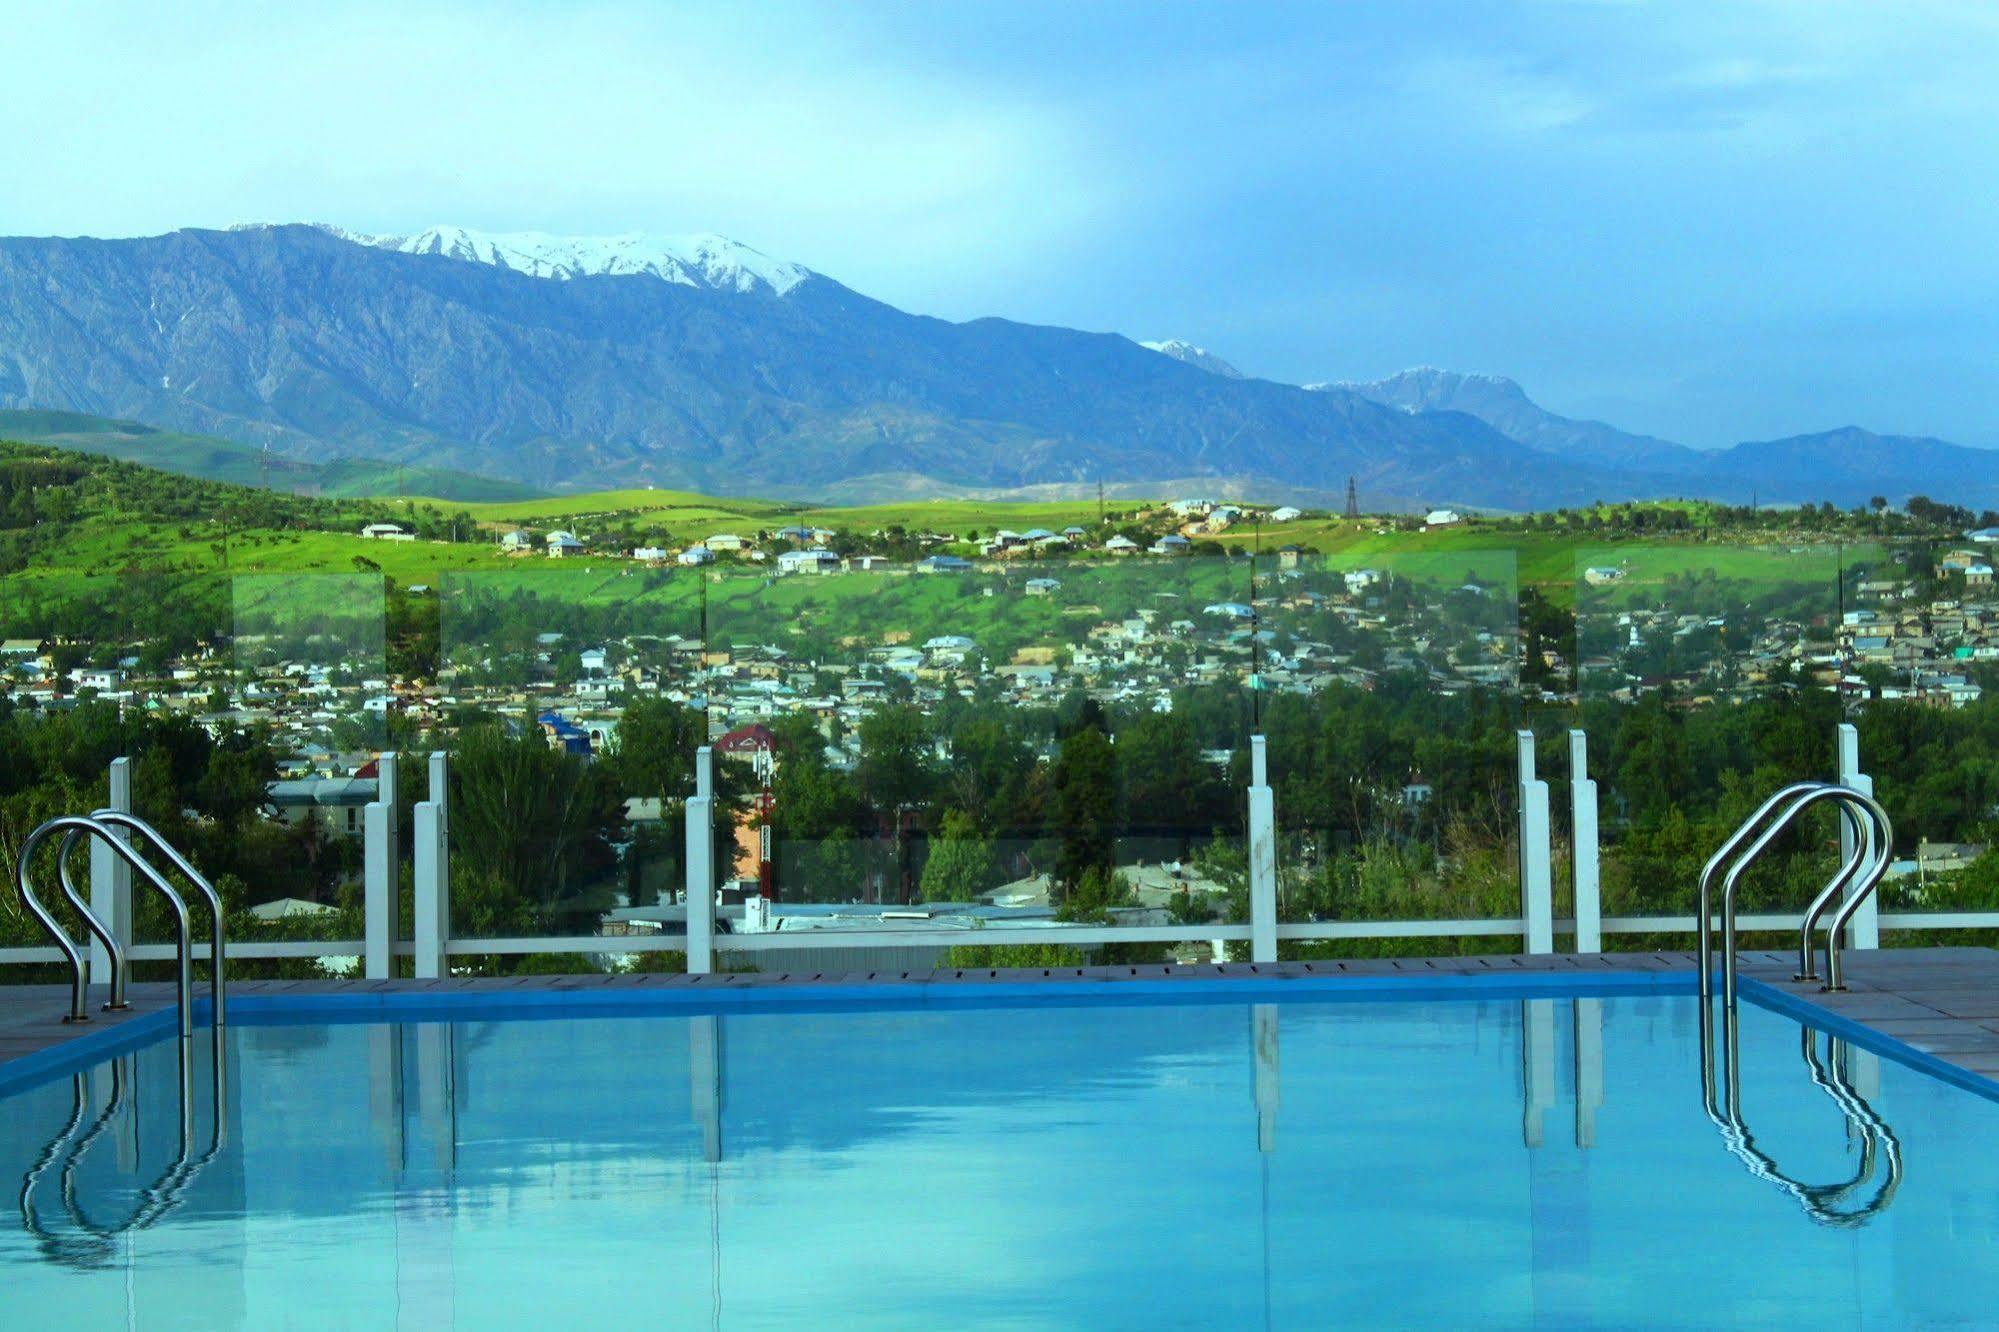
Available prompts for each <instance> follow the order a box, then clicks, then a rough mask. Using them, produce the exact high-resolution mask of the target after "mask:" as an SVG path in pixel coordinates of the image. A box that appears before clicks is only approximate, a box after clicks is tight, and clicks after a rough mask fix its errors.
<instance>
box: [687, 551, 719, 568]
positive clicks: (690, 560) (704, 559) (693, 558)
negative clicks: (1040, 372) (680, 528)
mask: <svg viewBox="0 0 1999 1332" xmlns="http://www.w3.org/2000/svg"><path fill="white" fill-rule="evenodd" d="M680 562H681V563H682V564H685V565H687V566H689V567H690V568H691V567H693V566H694V565H698V564H713V563H714V562H715V552H714V551H712V550H710V549H708V548H707V547H706V546H689V547H688V548H687V549H686V550H683V551H681V552H680Z"/></svg>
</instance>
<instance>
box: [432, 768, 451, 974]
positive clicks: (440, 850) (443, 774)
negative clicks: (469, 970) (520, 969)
mask: <svg viewBox="0 0 1999 1332" xmlns="http://www.w3.org/2000/svg"><path fill="white" fill-rule="evenodd" d="M428 794H429V797H430V803H431V804H433V805H436V806H437V879H438V882H439V883H442V884H443V885H444V901H443V902H441V903H440V904H439V905H438V917H437V937H438V938H439V939H449V938H450V937H451V757H450V755H448V754H446V753H445V752H444V751H443V750H441V749H433V750H431V751H430V791H429V793H428Z"/></svg>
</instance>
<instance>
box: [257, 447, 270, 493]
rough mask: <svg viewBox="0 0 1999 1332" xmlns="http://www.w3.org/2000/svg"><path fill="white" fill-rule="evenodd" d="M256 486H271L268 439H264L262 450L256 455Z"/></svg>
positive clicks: (261, 488) (263, 488) (266, 487)
mask: <svg viewBox="0 0 1999 1332" xmlns="http://www.w3.org/2000/svg"><path fill="white" fill-rule="evenodd" d="M257 488H258V489H260V490H269V489H270V488H271V441H269V440H268V439H267V440H265V441H264V448H263V451H262V452H261V453H259V454H258V455H257Z"/></svg>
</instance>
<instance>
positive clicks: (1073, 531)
mask: <svg viewBox="0 0 1999 1332" xmlns="http://www.w3.org/2000/svg"><path fill="white" fill-rule="evenodd" d="M1062 535H1063V536H1065V537H1067V538H1068V539H1069V540H1071V541H1081V540H1082V539H1083V538H1084V537H1086V536H1088V535H1089V533H1088V532H1085V531H1084V530H1083V529H1082V528H1080V527H1078V526H1076V525H1075V524H1074V523H1071V524H1069V526H1067V527H1065V528H1063V529H1062Z"/></svg>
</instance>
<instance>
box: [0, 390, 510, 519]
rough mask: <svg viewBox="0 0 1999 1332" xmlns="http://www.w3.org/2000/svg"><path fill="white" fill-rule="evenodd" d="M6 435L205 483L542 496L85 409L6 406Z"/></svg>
mask: <svg viewBox="0 0 1999 1332" xmlns="http://www.w3.org/2000/svg"><path fill="white" fill-rule="evenodd" d="M0 439H14V440H20V441H22V442H24V443H30V444H53V445H55V446H56V447H58V448H63V449H73V450H75V451H77V452H79V453H94V454H96V455H98V456H99V457H104V458H116V459H118V460H120V461H122V462H134V463H140V464H142V465H144V466H147V467H156V468H159V469H160V470H161V471H165V472H178V473H180V474H181V475H182V476H193V477H199V478H201V479H202V480H205V481H226V482H229V483H231V484H233V485H239V486H265V485H268V487H269V488H270V489H272V490H275V491H279V492H288V493H294V494H308V495H324V496H327V497H329V498H334V499H347V498H358V497H361V496H368V495H394V494H405V495H431V496H436V497H437V498H438V500H439V501H440V502H443V503H450V504H462V503H467V502H472V501H480V502H493V501H506V500H524V499H530V498H533V497H534V496H535V495H536V494H538V493H539V492H537V491H536V490H535V489H534V488H533V487H532V486H524V485H519V484H517V483H515V482H512V481H497V480H494V479H493V478H491V477H485V476H476V475H474V474H472V473H470V472H456V471H451V470H449V469H446V468H438V467H401V466H398V465H397V464H396V463H392V462H382V461H379V460H377V459H372V458H334V459H333V460H331V461H330V462H324V463H313V462H301V461H299V460H297V459H293V458H282V457H278V456H276V455H275V454H274V455H271V456H270V457H268V458H266V457H265V455H264V454H263V451H262V450H260V449H255V448H252V447H250V446H249V445H247V444H239V443H236V442H235V441H234V440H227V439H217V438H215V437H213V436H210V435H188V434H181V433H179V432H177V431H172V430H156V429H154V428H153V427H152V426H148V425H141V424H140V423H138V422H137V421H116V420H111V419H109V418H106V417H101V416H86V415H83V414H82V413H79V412H53V411H41V410H33V409H30V410H17V411H0Z"/></svg>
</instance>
